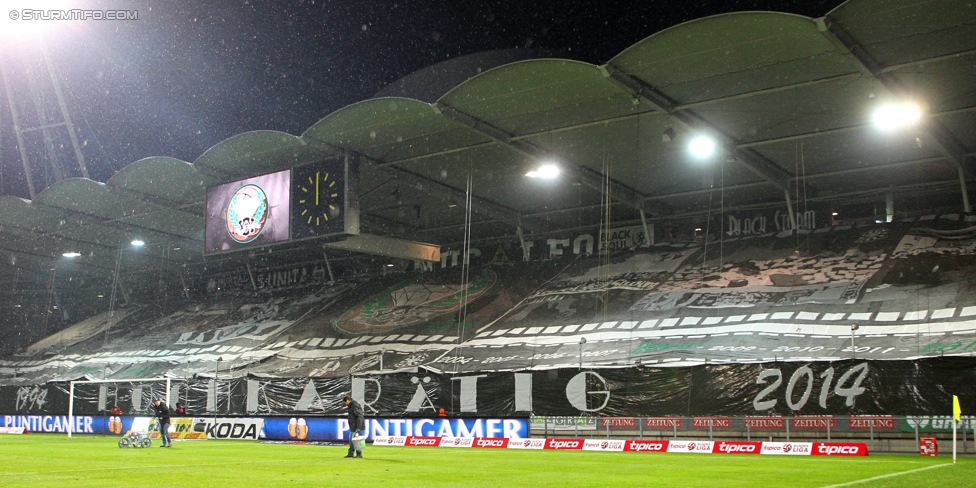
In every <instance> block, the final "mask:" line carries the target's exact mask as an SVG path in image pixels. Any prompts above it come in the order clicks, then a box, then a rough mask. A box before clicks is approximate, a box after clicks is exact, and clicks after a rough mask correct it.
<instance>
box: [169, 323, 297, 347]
mask: <svg viewBox="0 0 976 488" xmlns="http://www.w3.org/2000/svg"><path fill="white" fill-rule="evenodd" d="M293 323H294V322H284V321H280V320H268V321H266V322H261V323H257V324H238V325H231V326H228V327H221V328H219V329H216V330H211V331H207V332H184V333H183V334H180V337H179V338H178V339H177V340H176V343H177V344H194V345H200V346H206V345H211V344H219V343H221V342H226V341H232V340H236V339H252V340H263V339H266V338H268V337H270V336H272V335H274V334H277V333H279V332H281V331H283V330H285V329H287V328H288V327H291V325H292V324H293Z"/></svg>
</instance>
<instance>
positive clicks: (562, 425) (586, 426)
mask: <svg viewBox="0 0 976 488" xmlns="http://www.w3.org/2000/svg"><path fill="white" fill-rule="evenodd" d="M529 422H530V423H531V424H532V426H533V427H534V428H539V429H545V430H572V431H578V430H596V427H597V418H596V417H585V416H579V417H560V416H549V417H546V416H542V415H535V416H532V417H529Z"/></svg>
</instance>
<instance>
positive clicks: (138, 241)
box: [131, 239, 146, 247]
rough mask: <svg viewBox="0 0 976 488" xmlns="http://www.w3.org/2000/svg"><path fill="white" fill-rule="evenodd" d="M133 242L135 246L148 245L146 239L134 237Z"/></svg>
mask: <svg viewBox="0 0 976 488" xmlns="http://www.w3.org/2000/svg"><path fill="white" fill-rule="evenodd" d="M131 244H132V245H133V246H135V247H142V246H145V245H146V241H144V240H142V239H133V240H132V242H131Z"/></svg>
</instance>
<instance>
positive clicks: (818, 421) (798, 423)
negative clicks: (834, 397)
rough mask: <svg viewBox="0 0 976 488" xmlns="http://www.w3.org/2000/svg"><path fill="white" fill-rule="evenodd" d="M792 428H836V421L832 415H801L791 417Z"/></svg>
mask: <svg viewBox="0 0 976 488" xmlns="http://www.w3.org/2000/svg"><path fill="white" fill-rule="evenodd" d="M792 423H793V428H794V429H817V430H826V429H827V428H828V426H829V427H830V428H831V429H835V428H837V421H836V420H835V419H834V416H833V415H801V416H797V417H793V419H792Z"/></svg>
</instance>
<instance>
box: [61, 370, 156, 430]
mask: <svg viewBox="0 0 976 488" xmlns="http://www.w3.org/2000/svg"><path fill="white" fill-rule="evenodd" d="M163 382H165V383H166V390H165V391H166V400H165V401H166V405H167V406H169V404H170V390H171V388H172V379H171V378H133V379H124V380H75V381H72V382H71V383H70V385H69V387H68V437H71V434H72V432H73V431H74V413H75V385H93V384H113V383H114V384H127V383H163Z"/></svg>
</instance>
